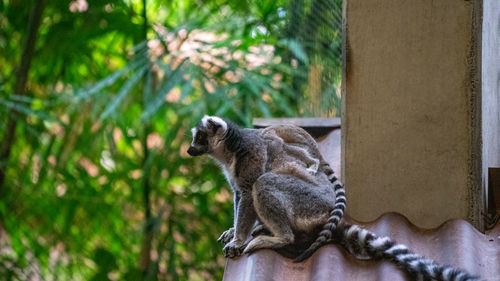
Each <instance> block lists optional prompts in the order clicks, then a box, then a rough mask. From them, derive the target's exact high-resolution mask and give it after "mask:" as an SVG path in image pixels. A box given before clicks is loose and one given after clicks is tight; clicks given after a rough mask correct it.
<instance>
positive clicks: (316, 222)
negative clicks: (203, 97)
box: [188, 117, 336, 257]
mask: <svg viewBox="0 0 500 281" xmlns="http://www.w3.org/2000/svg"><path fill="white" fill-rule="evenodd" d="M193 133H194V135H193V143H192V144H191V147H190V149H189V150H188V152H189V153H190V154H192V155H201V154H205V153H207V154H209V155H211V156H212V157H213V158H215V159H216V160H217V161H218V162H219V163H220V164H221V167H222V169H223V171H224V174H225V175H226V177H227V179H228V182H229V183H230V185H231V188H232V189H233V192H234V203H235V220H234V227H233V228H232V229H229V230H228V231H226V232H224V233H223V234H222V235H221V237H220V238H219V240H221V241H223V242H226V243H227V244H226V245H225V247H224V249H223V251H224V254H225V255H226V256H227V257H234V256H237V255H240V254H241V252H242V250H243V248H244V247H243V246H244V245H243V243H244V241H245V240H246V238H247V237H248V235H249V234H250V232H251V230H252V228H253V227H254V224H255V222H256V221H257V220H258V221H259V222H260V223H262V224H263V225H264V226H265V228H266V229H267V230H268V231H269V232H270V234H271V235H259V236H258V237H257V238H255V239H254V240H252V241H251V242H250V243H249V244H248V245H247V246H246V247H245V248H244V252H245V253H250V252H253V251H255V250H257V249H261V248H282V247H284V246H286V245H289V244H293V243H294V241H295V233H297V232H301V233H311V235H312V234H313V233H317V232H318V227H321V226H322V225H325V224H327V223H328V219H329V217H330V212H331V211H332V210H333V209H334V207H335V198H336V196H335V190H334V189H333V188H332V184H331V182H330V181H329V179H328V177H327V175H326V173H325V170H327V169H328V171H327V172H329V173H333V171H332V170H331V168H330V167H329V165H328V164H327V163H326V161H324V159H323V158H322V157H321V154H320V153H319V150H318V149H317V145H316V142H315V141H314V139H312V137H311V136H310V135H309V134H307V133H306V132H305V131H303V130H302V129H300V128H298V127H295V126H285V125H282V126H272V127H269V128H266V129H261V130H255V129H243V128H239V127H237V126H236V125H234V124H232V123H231V122H229V121H227V120H222V119H221V118H218V117H217V118H214V117H204V118H203V119H202V121H201V122H200V123H198V125H197V126H196V128H194V129H193ZM199 135H201V137H199Z"/></svg>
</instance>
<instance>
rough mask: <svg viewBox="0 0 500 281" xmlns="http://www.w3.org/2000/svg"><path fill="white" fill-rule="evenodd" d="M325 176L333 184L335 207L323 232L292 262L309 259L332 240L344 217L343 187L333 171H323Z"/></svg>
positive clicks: (344, 199)
mask: <svg viewBox="0 0 500 281" xmlns="http://www.w3.org/2000/svg"><path fill="white" fill-rule="evenodd" d="M328 168H329V167H328ZM323 169H325V167H323ZM330 171H331V172H330ZM325 174H326V175H327V176H328V179H329V180H330V182H331V183H332V184H333V189H334V191H335V206H334V208H333V210H332V211H331V212H330V217H329V218H328V222H327V223H326V224H325V225H324V226H323V230H321V232H320V233H319V235H318V238H316V241H314V242H313V243H312V244H311V246H309V248H307V249H306V250H305V251H304V252H303V253H302V254H300V255H299V256H298V257H297V258H295V260H294V262H301V261H304V260H305V259H307V258H309V257H310V256H311V255H312V254H313V253H314V252H315V251H316V250H318V249H319V248H320V247H321V246H323V245H325V244H326V243H328V242H329V240H330V239H331V238H332V236H333V233H334V232H335V230H336V229H337V225H338V224H339V221H340V219H342V216H344V210H345V207H346V197H345V189H344V186H343V185H342V183H341V182H340V181H339V180H338V179H337V178H336V177H335V176H334V175H333V170H331V169H329V170H328V169H325Z"/></svg>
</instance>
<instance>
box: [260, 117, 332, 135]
mask: <svg viewBox="0 0 500 281" xmlns="http://www.w3.org/2000/svg"><path fill="white" fill-rule="evenodd" d="M283 124H292V125H296V126H299V127H302V128H304V130H306V131H307V132H308V133H309V134H311V135H312V136H313V137H314V138H319V137H322V136H324V135H326V134H328V133H329V132H330V131H332V130H335V129H340V118H254V119H253V126H254V127H255V128H265V127H269V126H273V125H283Z"/></svg>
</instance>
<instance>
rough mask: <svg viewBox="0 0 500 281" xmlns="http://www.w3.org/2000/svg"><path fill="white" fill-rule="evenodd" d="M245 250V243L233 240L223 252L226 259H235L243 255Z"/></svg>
mask: <svg viewBox="0 0 500 281" xmlns="http://www.w3.org/2000/svg"><path fill="white" fill-rule="evenodd" d="M243 248H245V247H244V245H243V243H241V242H240V241H236V240H234V239H233V240H231V242H229V243H227V244H226V246H224V248H223V249H222V251H223V252H224V256H226V258H234V257H237V256H240V255H241V254H242V253H243Z"/></svg>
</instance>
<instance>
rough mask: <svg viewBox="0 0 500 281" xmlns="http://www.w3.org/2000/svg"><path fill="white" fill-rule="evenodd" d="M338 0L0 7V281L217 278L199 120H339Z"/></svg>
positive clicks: (58, 0) (221, 224) (211, 167)
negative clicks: (198, 153)
mask: <svg viewBox="0 0 500 281" xmlns="http://www.w3.org/2000/svg"><path fill="white" fill-rule="evenodd" d="M341 14H342V1H341V0H257V1H235V0H209V1H199V0H176V1H161V0H142V1H141V0H122V1H119V0H74V1H63V0H51V1H48V0H0V280H221V279H222V275H223V270H224V264H225V259H224V257H223V255H222V252H221V249H222V245H220V244H219V243H217V242H216V239H217V238H218V236H219V235H220V234H221V233H222V232H223V231H224V230H226V229H227V228H229V227H230V226H231V225H232V210H233V209H232V194H231V192H230V190H229V188H228V185H227V184H226V182H225V179H224V177H223V176H222V174H221V173H220V171H219V169H218V167H217V166H216V165H215V164H214V163H213V161H211V160H210V159H208V158H206V157H205V158H191V157H189V156H188V155H187V154H186V149H187V147H188V146H189V143H190V141H191V140H190V138H191V136H190V130H189V129H190V127H192V126H193V125H194V124H195V123H196V122H197V121H199V120H200V119H201V117H202V116H203V115H204V114H210V115H220V116H224V117H227V118H230V119H232V120H234V121H235V122H236V123H238V124H240V125H243V126H251V123H252V118H253V117H297V116H323V117H334V116H339V115H340V112H339V109H340V100H339V97H340V90H339V88H340V80H341V69H340V56H341V42H342V39H341Z"/></svg>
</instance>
